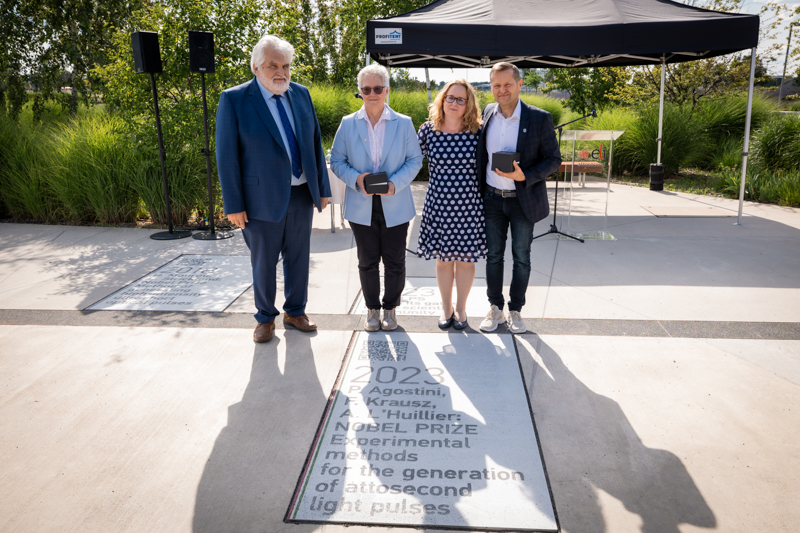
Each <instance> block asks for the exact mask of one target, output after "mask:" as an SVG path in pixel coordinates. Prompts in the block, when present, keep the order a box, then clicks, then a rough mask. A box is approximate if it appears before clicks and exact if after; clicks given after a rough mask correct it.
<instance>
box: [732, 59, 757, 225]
mask: <svg viewBox="0 0 800 533" xmlns="http://www.w3.org/2000/svg"><path fill="white" fill-rule="evenodd" d="M755 74H756V48H755V47H753V50H752V52H751V53H750V85H749V87H748V89H747V118H746V119H745V121H744V147H743V150H742V182H741V185H740V187H739V216H738V217H737V218H736V223H735V224H734V226H741V225H742V208H743V207H744V182H745V177H746V176H747V156H748V155H749V154H748V150H749V148H750V119H751V118H752V114H753V82H754V81H755Z"/></svg>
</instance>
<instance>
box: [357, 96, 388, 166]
mask: <svg viewBox="0 0 800 533" xmlns="http://www.w3.org/2000/svg"><path fill="white" fill-rule="evenodd" d="M389 116H390V115H389V106H387V105H386V104H383V113H381V118H379V119H378V122H377V124H375V127H374V128H373V127H372V122H370V120H369V116H367V110H366V109H365V108H364V106H363V105H362V106H361V109H359V110H358V112H357V113H356V118H358V119H364V120H366V121H367V132H368V133H369V152H370V156H371V157H372V172H373V174H374V173H375V172H378V170H380V168H381V159H383V157H382V156H383V139H384V138H385V136H386V121H387V120H389Z"/></svg>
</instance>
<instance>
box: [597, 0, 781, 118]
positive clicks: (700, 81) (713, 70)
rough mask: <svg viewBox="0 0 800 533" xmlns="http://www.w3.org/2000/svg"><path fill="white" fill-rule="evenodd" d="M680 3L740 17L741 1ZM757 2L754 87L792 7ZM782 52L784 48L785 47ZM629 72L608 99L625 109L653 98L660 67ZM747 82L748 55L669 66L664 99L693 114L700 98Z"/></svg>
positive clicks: (658, 84) (734, 89) (773, 55)
mask: <svg viewBox="0 0 800 533" xmlns="http://www.w3.org/2000/svg"><path fill="white" fill-rule="evenodd" d="M683 3H684V4H689V5H692V6H694V7H701V8H705V9H711V10H714V11H725V12H735V13H738V12H740V11H741V9H742V7H743V6H744V4H745V0H705V1H696V0H683ZM761 4H762V5H761V8H760V12H759V16H760V18H761V21H760V26H759V48H758V56H757V62H756V65H757V68H756V77H757V80H756V81H757V83H758V82H759V81H761V82H763V81H765V78H764V77H765V76H766V68H765V67H764V64H765V63H767V62H771V61H774V60H775V59H776V57H777V56H778V55H779V53H780V50H781V46H782V45H781V44H780V41H779V40H777V37H778V34H777V32H778V31H780V29H781V27H782V24H783V23H784V22H785V21H786V18H787V17H788V16H790V15H791V10H790V8H788V7H787V6H786V4H784V3H782V2H776V1H773V0H765V1H764V2H762V3H761ZM767 43H770V44H767ZM783 49H784V50H785V47H784V48H783ZM632 70H633V75H632V79H631V81H630V83H627V84H625V85H620V86H617V87H615V88H614V91H613V94H612V95H611V98H613V99H615V100H617V101H619V102H621V103H623V104H629V105H632V104H647V103H651V102H653V101H655V100H657V99H658V98H659V93H660V87H661V66H660V65H655V66H643V67H637V68H635V69H632ZM749 78H750V52H749V51H743V52H739V53H735V54H728V55H725V56H718V57H712V58H709V59H701V60H697V61H688V62H685V63H673V64H668V65H667V66H666V80H665V84H664V99H665V100H666V101H667V102H671V103H674V104H679V105H683V104H688V105H689V106H690V109H691V110H692V111H696V110H697V109H698V105H699V104H700V103H701V102H702V101H703V100H710V99H714V98H717V97H719V96H723V95H727V94H736V93H738V92H741V91H743V90H746V88H747V85H748V83H749ZM759 78H760V80H759Z"/></svg>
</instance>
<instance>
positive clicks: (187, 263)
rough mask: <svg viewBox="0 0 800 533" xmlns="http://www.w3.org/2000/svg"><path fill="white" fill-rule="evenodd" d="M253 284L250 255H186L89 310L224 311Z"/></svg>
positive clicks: (104, 299)
mask: <svg viewBox="0 0 800 533" xmlns="http://www.w3.org/2000/svg"><path fill="white" fill-rule="evenodd" d="M252 283H253V276H252V272H251V268H250V258H249V257H241V256H224V255H182V256H180V257H178V258H176V259H175V260H173V261H170V262H169V263H167V264H166V265H164V266H162V267H160V268H158V269H156V270H154V271H153V272H151V273H150V274H148V275H146V276H145V277H143V278H141V279H139V280H137V281H135V282H133V283H131V284H130V285H128V286H127V287H125V288H123V289H121V290H119V291H117V292H115V293H114V294H112V295H110V296H107V297H106V298H103V299H102V300H100V301H99V302H97V303H96V304H93V305H92V306H90V307H89V309H92V310H119V311H207V312H215V311H224V310H225V308H226V307H228V306H229V305H230V304H231V302H233V301H234V300H235V299H236V298H238V297H239V296H240V295H241V294H242V293H243V292H244V291H245V290H247V288H248V287H249V286H250V285H251V284H252Z"/></svg>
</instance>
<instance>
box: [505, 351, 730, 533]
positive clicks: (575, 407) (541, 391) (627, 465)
mask: <svg viewBox="0 0 800 533" xmlns="http://www.w3.org/2000/svg"><path fill="white" fill-rule="evenodd" d="M527 340H528V341H529V342H530V343H531V346H532V347H533V349H534V351H535V353H529V352H528V350H527V349H526V347H525V346H524V344H521V343H517V344H518V346H519V353H520V358H521V360H522V365H523V368H528V371H527V373H528V374H529V375H530V373H531V370H530V369H531V368H532V369H533V371H532V372H533V377H532V378H531V383H530V384H529V387H530V390H531V391H532V393H531V405H532V408H533V412H534V416H535V419H536V424H537V428H538V432H539V438H540V440H541V444H542V451H543V454H544V458H545V462H546V465H547V471H548V476H549V478H550V482H551V486H552V490H553V496H554V499H555V504H556V509H557V511H558V512H559V516H560V518H561V527H562V528H563V529H564V530H566V531H581V532H608V533H613V532H612V531H611V530H609V528H608V524H607V523H606V521H605V519H604V509H603V508H602V507H601V505H600V501H599V498H598V492H597V491H598V489H599V490H602V491H604V492H606V493H607V494H609V495H611V496H613V497H614V498H616V499H617V500H619V501H620V502H621V503H622V504H623V505H624V506H625V509H627V510H628V511H629V512H631V513H635V514H637V515H639V517H641V531H642V533H678V531H679V526H680V525H681V524H689V525H692V526H696V527H702V528H715V527H716V526H717V519H716V517H715V516H714V512H713V511H712V510H711V508H710V507H709V506H708V504H707V503H706V501H705V499H704V498H703V495H702V494H701V493H700V489H699V488H698V487H697V486H696V485H695V483H694V480H693V479H692V476H691V475H690V473H689V472H688V471H687V470H686V466H685V465H684V464H683V462H682V461H681V460H680V458H678V457H677V456H676V455H675V454H673V453H672V452H670V451H668V450H660V449H656V448H648V447H647V446H646V445H645V444H644V443H643V442H642V441H641V439H640V437H639V436H638V435H637V433H636V431H635V430H634V428H633V427H632V426H631V424H630V422H629V421H628V418H627V417H626V416H625V413H624V412H623V411H622V409H621V408H620V406H619V404H618V403H617V402H615V401H614V400H612V399H610V398H608V397H606V396H603V395H600V394H597V393H595V392H593V391H592V390H590V389H589V388H588V387H587V386H586V385H584V384H583V383H582V382H581V381H580V380H579V379H578V378H577V377H576V376H575V375H574V374H573V373H572V372H571V371H570V369H569V368H568V366H567V365H566V364H565V363H564V361H563V360H562V358H561V356H560V355H559V354H558V353H556V352H555V351H554V350H553V349H552V348H551V347H550V346H548V345H547V343H546V342H544V341H543V340H542V339H541V338H539V337H538V336H531V337H529V338H528V339H527Z"/></svg>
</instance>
